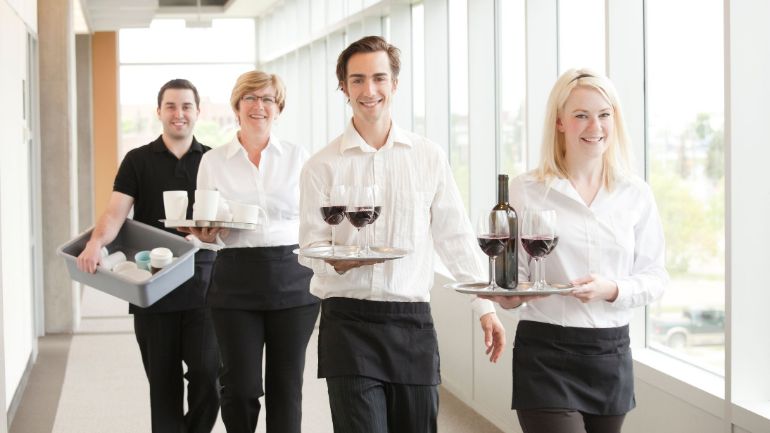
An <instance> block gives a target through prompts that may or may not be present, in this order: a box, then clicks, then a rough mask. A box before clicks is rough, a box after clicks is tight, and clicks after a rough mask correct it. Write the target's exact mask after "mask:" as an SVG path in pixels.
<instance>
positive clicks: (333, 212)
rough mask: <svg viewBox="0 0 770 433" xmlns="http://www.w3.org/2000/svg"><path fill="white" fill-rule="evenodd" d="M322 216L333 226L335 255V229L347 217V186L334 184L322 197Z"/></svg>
mask: <svg viewBox="0 0 770 433" xmlns="http://www.w3.org/2000/svg"><path fill="white" fill-rule="evenodd" d="M321 217H322V218H323V220H324V221H325V222H326V224H329V225H330V226H331V227H332V256H334V255H335V248H334V247H335V243H334V229H335V228H336V227H337V225H339V223H341V222H342V220H344V219H345V186H344V185H332V186H331V187H329V189H328V190H327V191H326V192H325V193H324V195H323V197H322V198H321Z"/></svg>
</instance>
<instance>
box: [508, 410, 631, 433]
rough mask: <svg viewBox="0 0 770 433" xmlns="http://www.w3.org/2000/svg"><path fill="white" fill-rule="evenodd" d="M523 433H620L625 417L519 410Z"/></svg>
mask: <svg viewBox="0 0 770 433" xmlns="http://www.w3.org/2000/svg"><path fill="white" fill-rule="evenodd" d="M516 414H517V416H518V417H519V425H520V426H521V430H522V431H523V432H524V433H620V429H621V427H623V420H625V418H626V416H625V415H591V414H588V413H583V412H578V411H576V410H570V409H531V410H530V409H528V410H522V409H519V410H517V411H516Z"/></svg>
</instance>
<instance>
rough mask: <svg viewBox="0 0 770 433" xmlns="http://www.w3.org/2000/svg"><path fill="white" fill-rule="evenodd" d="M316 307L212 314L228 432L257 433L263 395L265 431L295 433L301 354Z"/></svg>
mask: <svg viewBox="0 0 770 433" xmlns="http://www.w3.org/2000/svg"><path fill="white" fill-rule="evenodd" d="M319 308H320V304H319V303H313V304H310V305H304V306H300V307H293V308H287V309H283V310H267V311H251V310H235V309H223V308H213V309H212V310H211V313H212V317H213V318H214V326H215V329H216V332H217V338H218V340H219V347H220V351H221V354H222V372H221V374H220V382H221V384H222V391H221V399H222V421H224V424H225V427H226V428H227V432H228V433H253V432H254V431H256V429H257V419H258V417H259V411H260V407H261V406H260V403H259V397H261V396H262V395H264V396H265V406H266V411H267V412H266V414H265V415H266V416H265V418H266V431H267V433H299V432H300V430H301V425H302V380H303V373H304V370H305V351H306V349H307V344H308V341H309V340H310V335H311V334H312V333H313V328H314V327H315V322H316V319H317V317H318V310H319ZM263 347H264V351H265V352H266V356H265V377H264V391H263V381H262V352H263Z"/></svg>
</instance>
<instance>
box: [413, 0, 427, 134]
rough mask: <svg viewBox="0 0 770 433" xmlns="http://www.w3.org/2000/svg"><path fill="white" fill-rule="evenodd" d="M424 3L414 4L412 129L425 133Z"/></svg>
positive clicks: (418, 132)
mask: <svg viewBox="0 0 770 433" xmlns="http://www.w3.org/2000/svg"><path fill="white" fill-rule="evenodd" d="M423 13H424V7H423V5H422V3H419V4H416V5H414V6H412V68H413V69H412V115H413V118H412V130H413V131H414V132H416V133H417V134H420V135H425V17H424V15H423Z"/></svg>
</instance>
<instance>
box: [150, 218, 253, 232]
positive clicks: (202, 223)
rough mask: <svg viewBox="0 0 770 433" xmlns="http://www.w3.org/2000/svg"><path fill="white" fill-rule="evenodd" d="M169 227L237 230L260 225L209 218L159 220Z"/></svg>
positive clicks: (250, 228)
mask: <svg viewBox="0 0 770 433" xmlns="http://www.w3.org/2000/svg"><path fill="white" fill-rule="evenodd" d="M159 221H160V222H162V223H163V224H164V225H165V226H166V227H168V228H177V227H196V228H205V227H211V228H223V229H236V230H256V229H257V227H258V226H259V225H258V224H254V223H240V222H235V221H208V220H159Z"/></svg>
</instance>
